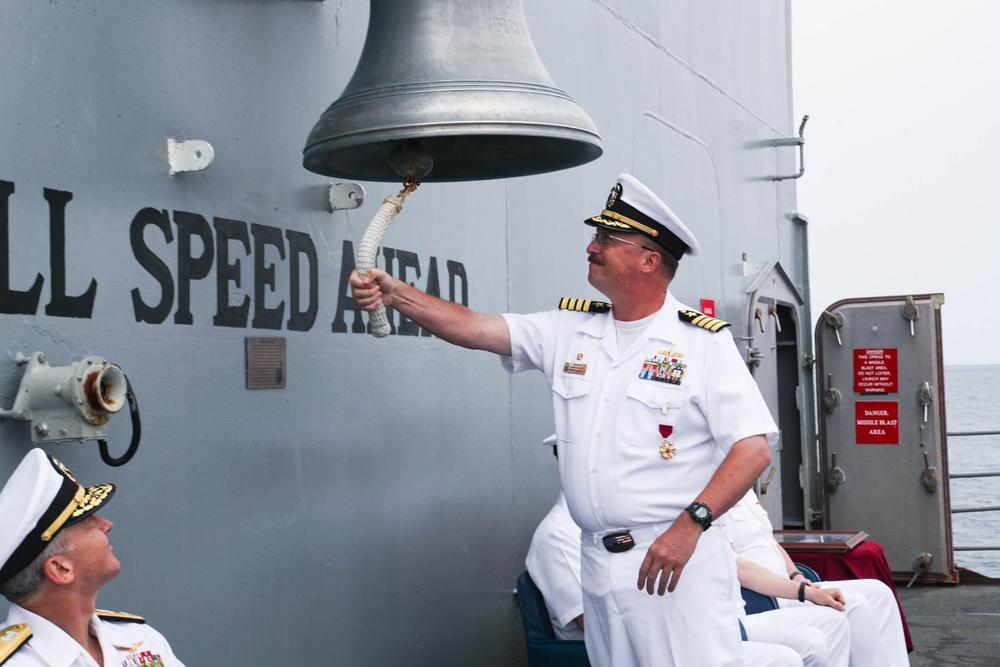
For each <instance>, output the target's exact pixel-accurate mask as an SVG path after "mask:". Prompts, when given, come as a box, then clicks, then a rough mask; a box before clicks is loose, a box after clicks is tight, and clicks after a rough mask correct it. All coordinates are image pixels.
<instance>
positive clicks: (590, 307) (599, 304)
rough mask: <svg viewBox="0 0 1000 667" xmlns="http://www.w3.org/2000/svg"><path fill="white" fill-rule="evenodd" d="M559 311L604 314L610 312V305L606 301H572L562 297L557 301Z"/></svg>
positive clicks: (572, 299) (569, 298)
mask: <svg viewBox="0 0 1000 667" xmlns="http://www.w3.org/2000/svg"><path fill="white" fill-rule="evenodd" d="M559 310H577V311H580V312H582V313H606V312H608V311H609V310H611V304H610V303H607V302H606V301H591V300H590V299H574V298H572V297H568V296H564V297H563V298H562V299H560V300H559Z"/></svg>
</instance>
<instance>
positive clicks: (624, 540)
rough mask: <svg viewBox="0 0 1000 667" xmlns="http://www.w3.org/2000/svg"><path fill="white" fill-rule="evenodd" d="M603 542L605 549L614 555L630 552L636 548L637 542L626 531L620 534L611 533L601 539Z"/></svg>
mask: <svg viewBox="0 0 1000 667" xmlns="http://www.w3.org/2000/svg"><path fill="white" fill-rule="evenodd" d="M601 542H603V543H604V548H605V549H607V550H608V551H610V552H611V553H613V554H620V553H621V552H623V551H628V550H629V549H631V548H632V547H634V546H635V540H633V539H632V533H630V532H628V531H627V530H624V531H622V532H620V533H609V534H608V535H605V536H604V537H602V538H601Z"/></svg>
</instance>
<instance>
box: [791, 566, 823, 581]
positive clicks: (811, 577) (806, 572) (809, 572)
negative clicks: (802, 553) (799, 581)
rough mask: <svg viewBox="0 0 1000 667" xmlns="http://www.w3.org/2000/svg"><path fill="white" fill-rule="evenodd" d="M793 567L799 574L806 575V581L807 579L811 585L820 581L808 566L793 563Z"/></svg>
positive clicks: (814, 571)
mask: <svg viewBox="0 0 1000 667" xmlns="http://www.w3.org/2000/svg"><path fill="white" fill-rule="evenodd" d="M794 565H795V569H796V570H798V571H799V572H801V573H802V574H804V575H806V579H808V580H809V581H811V582H813V583H816V582H820V581H822V579H820V577H819V575H818V574H816V570H814V569H812V568H811V567H809V566H808V565H803V564H802V563H794Z"/></svg>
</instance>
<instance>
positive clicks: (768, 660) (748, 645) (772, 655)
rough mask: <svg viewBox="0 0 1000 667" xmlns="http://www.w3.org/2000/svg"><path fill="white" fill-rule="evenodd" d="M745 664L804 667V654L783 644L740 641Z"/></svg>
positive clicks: (761, 666) (764, 666)
mask: <svg viewBox="0 0 1000 667" xmlns="http://www.w3.org/2000/svg"><path fill="white" fill-rule="evenodd" d="M740 650H741V651H742V653H743V664H745V665H748V666H749V667H803V662H802V656H801V655H799V654H798V653H796V652H795V651H794V650H793V649H790V648H788V647H787V646H782V645H781V644H772V643H766V642H754V641H746V642H740Z"/></svg>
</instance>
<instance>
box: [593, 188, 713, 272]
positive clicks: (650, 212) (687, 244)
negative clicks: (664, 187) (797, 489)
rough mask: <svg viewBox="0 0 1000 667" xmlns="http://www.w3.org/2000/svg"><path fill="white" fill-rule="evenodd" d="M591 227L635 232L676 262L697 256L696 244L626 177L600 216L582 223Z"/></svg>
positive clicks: (670, 215) (665, 209)
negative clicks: (654, 244)
mask: <svg viewBox="0 0 1000 667" xmlns="http://www.w3.org/2000/svg"><path fill="white" fill-rule="evenodd" d="M584 222H585V223H587V224H588V225H591V226H592V227H603V228H605V229H610V230H618V231H622V232H635V233H637V234H642V235H643V236H647V237H649V238H650V239H652V240H653V242H654V243H656V245H658V246H660V247H661V248H663V249H664V250H665V251H667V253H668V254H670V255H673V256H674V257H676V258H677V259H680V258H681V257H683V256H684V255H685V254H688V255H697V254H698V250H699V248H698V240H697V239H696V238H695V237H694V234H692V233H691V230H690V229H688V228H687V227H685V226H684V223H683V222H681V221H680V218H678V217H677V216H676V215H674V212H673V211H671V210H670V209H669V208H668V207H667V205H666V204H664V203H663V202H662V201H660V198H659V197H657V196H656V195H654V194H653V193H652V192H651V191H650V190H649V188H647V187H646V186H645V185H643V184H642V183H640V182H639V181H637V180H636V179H635V178H633V177H632V176H629V175H628V174H622V175H621V176H619V177H618V182H617V183H615V187H613V188H611V194H610V195H609V196H608V203H607V204H606V205H605V207H604V211H602V212H601V214H600V215H595V216H594V217H592V218H587V219H586V220H584Z"/></svg>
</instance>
